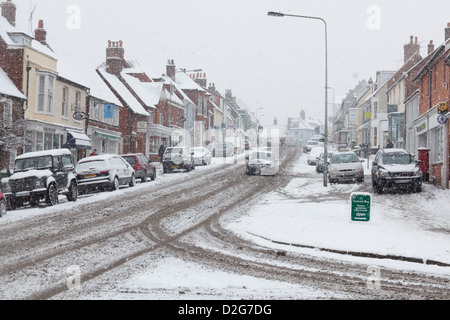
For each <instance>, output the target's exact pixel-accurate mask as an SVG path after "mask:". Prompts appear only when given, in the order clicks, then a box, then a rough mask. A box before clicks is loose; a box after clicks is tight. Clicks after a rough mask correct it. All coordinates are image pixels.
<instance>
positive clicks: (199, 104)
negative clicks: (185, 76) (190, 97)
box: [197, 97, 203, 114]
mask: <svg viewBox="0 0 450 320" xmlns="http://www.w3.org/2000/svg"><path fill="white" fill-rule="evenodd" d="M202 107H203V102H202V97H198V104H197V114H202V113H203V111H202Z"/></svg>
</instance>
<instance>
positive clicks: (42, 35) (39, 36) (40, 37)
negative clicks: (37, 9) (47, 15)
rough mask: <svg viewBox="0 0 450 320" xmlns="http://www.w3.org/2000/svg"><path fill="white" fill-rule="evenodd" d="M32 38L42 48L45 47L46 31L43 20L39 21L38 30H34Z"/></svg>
mask: <svg viewBox="0 0 450 320" xmlns="http://www.w3.org/2000/svg"><path fill="white" fill-rule="evenodd" d="M34 38H35V39H36V40H37V41H39V42H40V43H42V44H43V45H44V46H45V45H47V31H45V29H44V20H39V23H38V28H37V29H36V30H34Z"/></svg>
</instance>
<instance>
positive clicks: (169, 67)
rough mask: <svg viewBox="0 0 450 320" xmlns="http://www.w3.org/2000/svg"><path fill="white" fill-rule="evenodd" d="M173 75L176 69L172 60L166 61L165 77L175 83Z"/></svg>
mask: <svg viewBox="0 0 450 320" xmlns="http://www.w3.org/2000/svg"><path fill="white" fill-rule="evenodd" d="M175 73H176V67H175V63H174V61H173V60H170V59H169V60H167V65H166V75H167V76H168V77H169V78H170V79H172V81H175Z"/></svg>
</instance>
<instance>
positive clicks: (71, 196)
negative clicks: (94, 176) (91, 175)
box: [66, 181, 78, 202]
mask: <svg viewBox="0 0 450 320" xmlns="http://www.w3.org/2000/svg"><path fill="white" fill-rule="evenodd" d="M66 198H67V201H69V202H75V201H77V199H78V185H77V184H76V182H75V181H72V182H71V183H70V187H69V193H68V194H67V195H66Z"/></svg>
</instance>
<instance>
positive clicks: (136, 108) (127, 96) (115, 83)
mask: <svg viewBox="0 0 450 320" xmlns="http://www.w3.org/2000/svg"><path fill="white" fill-rule="evenodd" d="M97 70H98V72H99V73H100V74H101V76H102V77H103V78H104V79H105V80H106V81H107V82H108V83H109V85H110V86H111V87H113V88H114V90H115V91H116V92H117V93H118V94H119V95H120V96H121V97H122V99H123V100H124V101H125V102H126V104H127V105H128V107H129V108H130V109H131V110H132V111H133V112H135V113H137V114H140V115H144V116H149V114H148V112H147V111H146V110H145V109H144V107H143V106H142V105H141V103H140V102H139V101H138V100H137V99H136V98H135V97H134V96H133V94H132V93H131V92H130V90H128V88H127V87H126V86H125V85H124V84H123V83H122V81H120V80H119V78H117V77H116V76H115V75H112V74H110V73H108V72H106V68H105V65H104V64H103V65H101V66H100V67H98V69H97Z"/></svg>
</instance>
